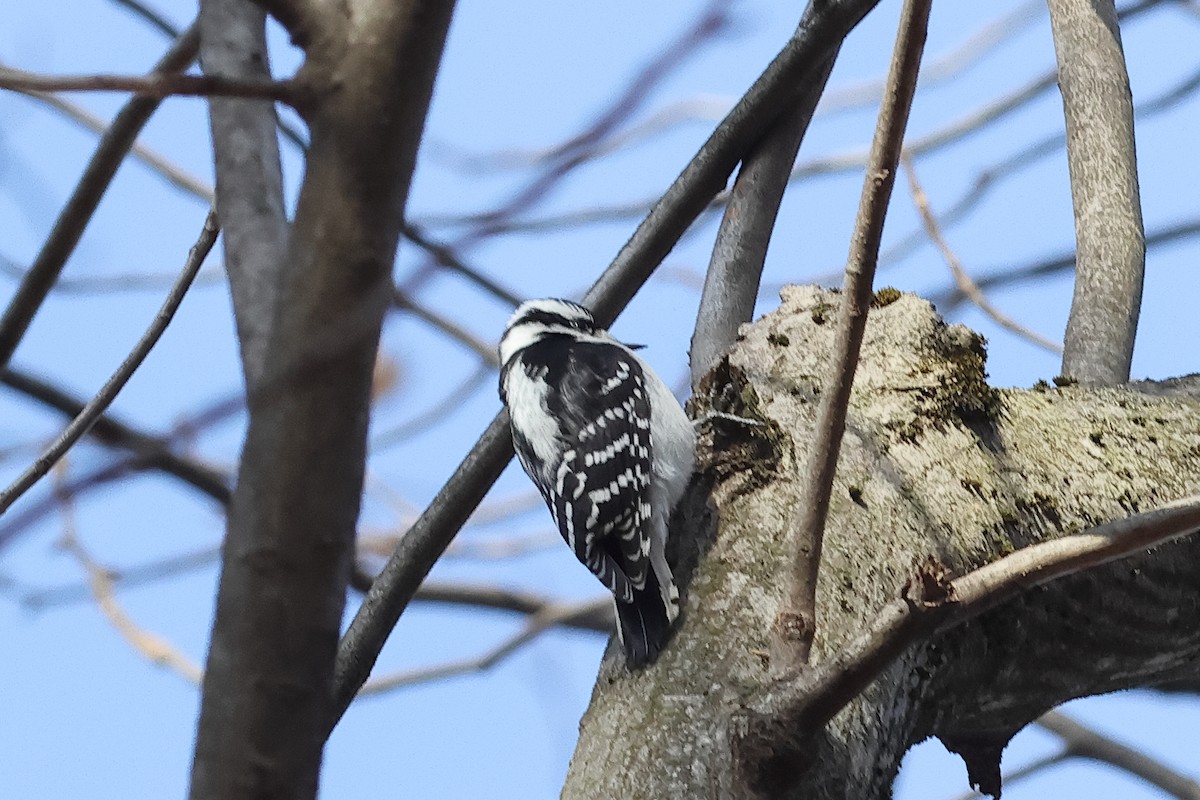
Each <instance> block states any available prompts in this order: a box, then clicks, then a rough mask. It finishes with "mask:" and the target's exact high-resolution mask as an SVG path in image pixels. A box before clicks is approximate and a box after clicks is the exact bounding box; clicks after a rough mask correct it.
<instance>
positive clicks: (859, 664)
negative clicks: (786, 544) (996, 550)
mask: <svg viewBox="0 0 1200 800" xmlns="http://www.w3.org/2000/svg"><path fill="white" fill-rule="evenodd" d="M1198 530H1200V495H1192V496H1190V497H1186V498H1183V499H1181V500H1177V501H1175V502H1172V503H1167V504H1166V505H1163V506H1161V507H1159V508H1156V509H1154V510H1152V511H1147V512H1144V513H1141V514H1135V515H1133V516H1130V517H1124V518H1122V519H1118V520H1115V521H1113V522H1109V523H1106V524H1104V525H1099V526H1097V527H1095V528H1091V529H1090V530H1087V531H1084V532H1083V533H1079V534H1074V535H1069V536H1063V537H1061V538H1058V539H1053V540H1051V541H1047V542H1041V543H1039V544H1035V545H1031V546H1029V547H1025V548H1022V549H1021V550H1018V551H1017V552H1015V553H1012V554H1011V555H1008V556H1005V557H1003V558H1000V559H998V560H996V561H994V562H992V563H991V564H987V565H986V566H983V567H980V568H979V569H977V570H974V571H972V572H968V573H967V574H966V575H963V576H962V577H960V578H955V579H954V580H950V581H947V580H946V579H945V576H944V574H943V570H944V567H941V565H940V564H938V563H937V562H936V561H934V560H933V559H932V557H931V558H930V560H929V562H927V563H926V565H925V566H924V567H922V568H921V570H920V571H919V572H918V574H917V575H914V576H913V578H912V579H911V580H910V582H909V585H908V586H906V587H905V591H904V595H903V596H902V597H901V598H900V599H898V600H893V601H892V602H890V603H888V604H887V605H885V606H884V607H883V608H881V609H880V610H879V612H878V613H877V614H876V615H875V617H874V619H873V620H872V621H871V622H870V623H869V624H868V626H867V628H866V630H864V631H862V632H861V633H859V634H857V635H856V636H854V638H853V639H851V640H850V641H848V642H846V643H845V644H844V645H842V646H840V647H837V648H836V649H835V650H834V651H833V655H832V656H831V657H830V658H829V659H828V660H827V661H825V662H822V663H820V664H818V665H816V666H815V667H814V668H812V669H810V670H807V671H805V672H803V673H801V674H800V675H799V677H797V678H796V679H795V680H793V681H790V682H789V683H787V684H779V683H776V684H773V685H772V686H771V687H770V688H769V689H768V690H767V691H766V692H765V693H764V694H763V695H762V696H761V697H760V698H759V699H758V700H757V701H754V702H752V703H751V704H750V706H751V708H753V709H754V711H753V713H752V719H751V720H749V723H748V724H747V726H746V729H745V734H744V739H745V742H744V746H743V745H742V744H739V750H740V751H741V752H745V753H756V754H762V758H761V760H757V761H756V762H755V763H754V764H748V765H747V768H748V769H749V770H750V771H751V774H758V773H760V772H763V771H770V770H774V769H780V770H784V772H785V773H787V772H789V771H790V770H791V769H792V768H791V767H789V766H788V765H789V764H794V763H798V762H801V761H803V759H802V758H801V757H800V755H799V752H798V750H797V748H802V747H804V746H805V744H806V742H807V739H806V737H804V736H797V735H796V732H797V731H805V732H816V731H820V730H821V729H822V728H823V727H824V726H825V724H826V723H827V722H829V720H830V719H832V718H833V716H834V715H835V714H837V713H838V712H839V711H840V710H841V709H842V708H844V707H845V706H846V704H847V703H849V702H850V701H851V700H853V699H854V698H855V697H857V696H858V695H859V694H860V693H861V692H862V691H863V690H864V689H865V688H866V687H867V686H868V685H869V684H870V683H871V682H872V681H873V680H875V678H876V677H877V676H878V675H879V674H880V672H882V671H883V670H884V669H886V668H887V667H888V666H889V665H891V664H892V663H893V662H894V661H895V660H896V659H897V658H898V657H899V656H900V655H901V654H902V653H903V652H904V651H905V649H906V648H908V647H909V646H910V645H911V644H912V643H914V642H916V641H920V640H922V639H926V638H928V637H930V636H933V635H934V634H936V633H939V632H942V631H945V630H947V629H949V628H952V627H954V626H956V625H960V624H962V623H964V622H968V621H970V620H972V619H975V618H976V617H978V616H979V615H980V614H982V613H984V612H985V611H988V610H990V609H992V608H995V607H997V606H998V605H1000V604H1001V603H1004V602H1005V601H1008V600H1010V599H1012V598H1014V597H1016V596H1017V595H1019V594H1021V593H1022V592H1025V591H1027V590H1029V589H1031V588H1034V587H1036V586H1041V585H1043V584H1046V583H1049V582H1050V581H1053V580H1057V579H1058V578H1062V577H1065V576H1067V575H1072V574H1074V573H1077V572H1082V571H1084V570H1087V569H1092V568H1095V567H1098V566H1101V565H1103V564H1107V563H1109V562H1112V561H1115V560H1117V559H1120V558H1125V557H1127V556H1130V555H1133V554H1135V553H1138V552H1142V551H1145V550H1147V549H1150V548H1153V547H1157V546H1160V545H1162V544H1165V543H1166V542H1169V541H1171V540H1173V539H1178V538H1180V537H1183V536H1189V535H1192V534H1195V533H1197V531H1198Z"/></svg>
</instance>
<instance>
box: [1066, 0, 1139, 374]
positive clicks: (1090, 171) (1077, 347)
mask: <svg viewBox="0 0 1200 800" xmlns="http://www.w3.org/2000/svg"><path fill="white" fill-rule="evenodd" d="M1049 6H1050V28H1051V30H1052V31H1053V33H1054V51H1055V54H1056V56H1057V59H1058V75H1059V86H1060V87H1061V89H1062V97H1063V112H1064V114H1065V116H1066V122H1067V164H1068V166H1069V167H1070V172H1071V198H1072V201H1073V203H1074V207H1075V242H1076V247H1077V250H1078V263H1077V264H1076V267H1075V297H1074V299H1073V300H1072V302H1071V316H1070V318H1069V320H1068V321H1067V333H1066V337H1065V341H1064V350H1063V367H1062V374H1063V375H1064V376H1066V377H1068V378H1071V379H1073V380H1077V381H1079V382H1080V383H1084V384H1093V385H1101V386H1106V385H1114V384H1119V383H1124V382H1126V381H1128V380H1129V365H1130V362H1131V360H1132V359H1133V343H1134V339H1135V338H1136V336H1137V322H1138V315H1139V313H1140V311H1141V303H1142V278H1143V274H1144V272H1145V268H1146V242H1145V231H1144V230H1143V228H1142V206H1141V197H1140V194H1139V191H1138V177H1137V152H1136V146H1135V142H1134V131H1133V99H1132V97H1131V95H1130V92H1129V73H1128V72H1127V71H1126V69H1125V54H1124V51H1123V50H1122V48H1121V29H1120V27H1119V24H1118V22H1117V11H1116V7H1115V3H1114V2H1113V0H1049Z"/></svg>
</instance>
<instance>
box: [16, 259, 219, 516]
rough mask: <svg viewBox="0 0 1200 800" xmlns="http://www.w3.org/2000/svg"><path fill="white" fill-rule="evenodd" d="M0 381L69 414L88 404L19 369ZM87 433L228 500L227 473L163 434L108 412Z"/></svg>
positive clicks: (82, 408) (189, 483)
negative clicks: (187, 453) (192, 455)
mask: <svg viewBox="0 0 1200 800" xmlns="http://www.w3.org/2000/svg"><path fill="white" fill-rule="evenodd" d="M177 280H178V279H177ZM0 383H2V384H3V385H5V386H7V387H8V388H10V389H12V390H13V391H16V392H20V393H21V394H23V395H25V396H26V397H29V398H31V399H33V400H36V401H37V402H39V403H41V404H42V405H44V406H46V407H47V408H52V409H54V410H55V411H58V412H60V413H62V414H66V415H67V416H69V417H76V416H78V415H80V414H81V413H82V412H83V410H84V409H85V408H86V407H87V404H86V403H85V402H84V401H83V400H80V399H79V398H77V397H74V396H72V395H70V394H68V393H67V392H66V391H64V390H62V389H61V388H59V387H57V386H54V385H52V384H50V383H47V382H46V381H44V380H42V379H41V378H38V377H36V376H34V375H31V374H29V373H27V372H23V371H21V370H16V369H6V370H3V371H0ZM88 433H89V434H90V435H91V436H92V437H93V438H94V439H95V440H96V441H98V442H100V443H101V444H103V445H105V446H107V447H116V448H120V449H122V450H127V451H129V452H130V453H132V454H134V455H135V456H137V457H138V458H139V459H140V460H141V464H143V465H145V466H146V467H150V468H153V469H157V470H159V471H161V472H163V473H165V474H168V475H173V476H174V477H176V478H179V479H180V480H181V481H183V482H184V483H187V484H188V485H190V486H192V487H193V488H195V489H198V490H199V491H201V492H202V493H204V494H206V495H208V496H209V497H211V498H212V499H214V500H216V501H217V502H218V503H221V504H225V503H227V502H229V484H230V482H231V478H230V476H229V475H228V474H227V473H226V472H224V471H222V470H219V469H215V468H213V467H211V466H209V465H207V464H203V463H201V462H199V461H196V460H194V459H191V458H187V457H186V456H182V455H179V454H177V453H175V452H173V451H172V449H171V442H170V441H169V440H168V439H166V438H163V437H158V436H152V435H150V434H148V433H143V432H142V431H140V430H138V429H137V428H134V427H133V426H131V425H127V424H126V423H124V422H121V421H120V420H118V419H116V418H114V417H112V416H111V415H109V414H102V415H101V416H99V417H98V418H97V419H96V421H95V424H94V425H93V426H92V428H91V430H90V431H89V432H88Z"/></svg>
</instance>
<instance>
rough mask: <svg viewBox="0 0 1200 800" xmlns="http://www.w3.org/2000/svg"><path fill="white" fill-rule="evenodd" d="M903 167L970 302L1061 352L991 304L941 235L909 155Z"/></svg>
mask: <svg viewBox="0 0 1200 800" xmlns="http://www.w3.org/2000/svg"><path fill="white" fill-rule="evenodd" d="M904 169H905V171H906V172H907V173H908V188H909V191H910V193H911V194H912V199H913V205H915V206H916V207H917V212H918V213H919V214H920V215H921V220H922V222H924V224H925V231H926V233H928V235H929V239H930V241H932V242H933V243H934V245H935V246H936V247H937V249H938V252H940V253H941V254H942V259H943V260H944V261H945V262H946V266H948V267H950V272H952V273H953V274H954V282H955V284H956V285H957V286H958V289H959V291H961V292H962V293H963V295H965V296H966V297H968V298H970V300H971V302H972V303H974V304H975V305H976V306H977V307H978V308H979V310H980V311H982V312H983V313H984V314H986V315H987V316H988V317H989V318H990V319H991V320H992V321H993V322H995V323H996V324H997V325H999V326H1000V327H1002V328H1004V329H1005V330H1008V331H1012V332H1013V333H1015V334H1016V335H1017V336H1020V337H1021V338H1022V339H1026V340H1028V341H1030V342H1032V343H1033V344H1035V345H1037V346H1038V347H1041V348H1043V349H1045V350H1049V351H1050V352H1052V353H1062V345H1060V344H1059V343H1058V342H1055V341H1053V340H1051V339H1047V338H1046V337H1045V336H1042V335H1041V334H1040V333H1038V332H1037V331H1035V330H1031V329H1030V328H1027V327H1025V326H1024V325H1022V324H1021V323H1019V322H1017V321H1016V320H1014V319H1013V318H1012V317H1009V316H1008V315H1006V314H1004V313H1003V312H1002V311H1000V309H998V308H996V307H995V306H994V305H992V302H991V301H990V300H988V298H987V295H985V294H984V293H983V290H982V289H980V288H979V285H978V284H977V283H975V281H974V279H972V278H971V276H970V275H968V274H967V271H966V270H965V269H963V266H962V263H961V262H960V261H959V260H958V256H957V255H955V253H954V251H953V250H952V249H950V245H949V244H947V242H946V239H945V238H944V237H943V236H942V230H941V226H940V225H939V224H938V221H937V217H936V216H934V214H933V209H931V208H930V207H929V198H928V197H927V196H926V194H925V190H924V189H922V188H921V183H920V181H918V180H917V172H916V169H915V168H914V167H913V162H912V159H911V158H909V157H908V156H905V157H904Z"/></svg>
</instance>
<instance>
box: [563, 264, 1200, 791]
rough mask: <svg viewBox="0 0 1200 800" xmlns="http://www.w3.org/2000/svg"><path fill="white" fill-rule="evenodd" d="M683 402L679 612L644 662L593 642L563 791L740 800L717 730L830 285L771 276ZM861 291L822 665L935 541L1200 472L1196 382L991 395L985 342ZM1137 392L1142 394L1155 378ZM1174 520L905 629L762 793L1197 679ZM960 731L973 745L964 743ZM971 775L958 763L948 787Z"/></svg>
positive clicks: (825, 345)
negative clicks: (894, 653)
mask: <svg viewBox="0 0 1200 800" xmlns="http://www.w3.org/2000/svg"><path fill="white" fill-rule="evenodd" d="M782 298H783V303H782V305H781V307H780V308H779V309H778V310H777V311H775V312H772V313H771V314H768V315H767V316H765V317H764V318H763V319H761V320H760V321H758V322H756V323H754V324H753V325H749V326H746V327H744V328H743V330H742V332H741V336H740V337H739V341H738V342H737V344H736V345H735V346H734V347H733V348H732V350H731V351H730V352H729V354H728V355H727V356H726V357H725V358H724V359H723V360H722V361H721V362H720V363H719V364H718V365H717V366H716V367H715V368H714V370H713V371H712V372H711V373H710V375H709V376H708V379H707V380H706V381H704V383H703V384H702V385H701V388H700V392H699V394H698V395H697V397H696V398H694V400H693V412H694V413H695V414H696V415H697V416H704V415H706V414H708V413H709V412H711V411H721V412H725V413H730V414H736V415H738V416H744V417H748V418H751V419H755V420H758V421H760V422H761V423H763V424H761V425H740V424H739V423H737V422H731V421H729V420H728V419H723V418H715V419H712V420H711V421H709V422H707V423H705V424H704V425H703V426H702V435H701V437H700V445H699V452H698V456H699V464H700V470H701V472H700V475H699V476H698V478H697V480H696V482H695V486H694V487H693V489H694V490H693V492H692V493H691V494H690V495H689V497H688V498H686V499H685V502H684V507H683V508H681V510H680V512H679V513H678V514H677V519H676V520H675V525H674V531H675V533H674V536H675V537H676V542H675V543H674V547H673V550H674V551H675V557H676V560H677V561H678V562H679V564H680V566H679V568H678V570H677V571H678V572H680V573H682V576H681V577H683V579H684V582H685V584H687V590H686V597H685V606H684V609H685V616H684V621H683V624H682V625H681V627H680V629H679V631H678V633H677V634H676V636H675V638H674V639H673V641H672V643H671V644H670V646H669V647H668V648H667V650H666V651H665V652H664V654H663V656H662V657H661V659H660V661H659V663H658V664H657V665H655V666H654V667H653V668H651V669H648V670H644V671H641V672H637V673H630V672H628V671H626V669H625V668H624V666H623V665H622V664H621V663H620V660H619V659H617V658H613V657H612V653H610V654H609V657H606V659H605V661H604V662H603V663H602V665H601V669H600V675H599V678H598V681H597V684H596V689H595V692H594V694H593V698H592V702H591V706H590V708H589V709H588V711H587V713H586V714H585V716H584V718H583V721H582V723H581V726H580V739H579V743H578V746H577V750H576V753H575V757H574V759H573V760H572V764H571V768H570V771H569V774H568V777H567V782H566V785H565V787H564V790H563V796H564V797H566V798H582V797H588V798H591V797H613V798H641V797H740V796H746V795H747V790H746V787H745V785H744V780H745V778H746V776H745V775H744V774H742V773H741V772H740V771H739V762H738V759H737V758H736V757H735V754H734V753H733V752H732V748H731V745H732V743H733V742H734V741H735V740H736V739H737V734H738V731H739V730H740V726H743V725H744V724H745V721H746V714H747V711H746V709H747V708H748V707H749V706H750V705H751V704H752V703H753V702H754V700H755V699H756V698H761V697H763V696H764V693H769V692H770V691H771V683H770V681H771V678H770V670H769V667H770V665H769V663H767V654H766V650H767V648H766V644H767V635H768V631H769V630H770V626H771V623H772V621H773V618H774V616H775V614H776V613H777V611H778V609H779V605H780V601H781V600H782V597H783V592H784V588H785V586H786V572H785V571H786V570H787V569H788V568H789V565H790V563H791V557H790V549H789V548H790V545H791V543H790V542H789V541H787V540H786V537H785V534H784V532H785V531H786V529H787V520H788V518H789V515H790V513H791V511H792V506H793V504H794V503H795V502H796V501H797V498H798V497H799V496H800V485H801V481H802V480H803V477H804V476H803V475H802V474H801V470H802V469H803V465H804V458H803V455H804V452H805V447H806V442H807V441H808V440H809V437H810V436H811V435H812V427H813V422H814V419H815V413H816V403H815V399H816V397H817V394H818V393H819V391H820V386H821V383H822V378H823V376H824V375H825V372H826V370H828V369H829V364H828V354H829V352H830V347H831V344H832V338H833V335H834V330H833V326H831V325H828V324H826V322H827V320H826V317H827V315H828V314H829V313H830V311H831V310H836V308H837V306H838V305H839V303H840V296H839V295H838V294H837V293H836V292H827V291H821V290H818V289H815V288H799V287H790V288H788V289H785V290H784V292H783V294H782ZM890 299H891V300H892V302H890V303H887V304H881V305H880V304H877V306H876V307H875V308H873V309H872V311H871V315H870V319H869V322H868V326H867V332H866V338H865V340H864V347H863V354H862V361H861V363H860V365H859V368H858V372H857V375H856V378H855V387H854V393H853V395H852V398H851V405H850V413H849V417H848V424H847V431H846V438H845V442H844V444H843V447H842V453H841V457H840V460H839V464H838V472H837V475H836V478H835V486H834V491H833V501H832V503H831V507H830V517H829V523H828V528H827V532H826V536H825V546H824V552H823V559H822V564H821V573H820V582H819V589H818V608H817V614H818V620H817V626H818V628H817V637H816V641H815V642H814V649H813V659H814V662H820V661H821V660H823V659H825V658H827V657H828V656H829V655H830V654H831V653H834V652H837V650H838V648H839V646H841V645H842V644H843V643H844V642H845V641H846V640H847V639H848V638H849V637H850V636H852V635H853V634H854V633H855V632H856V631H859V630H861V629H862V628H863V627H864V625H865V624H866V622H867V621H868V620H870V619H871V618H872V615H873V614H874V613H876V611H877V610H878V609H879V608H880V607H882V606H883V605H884V604H885V603H887V602H888V601H890V600H892V599H894V598H896V597H897V596H898V595H899V593H900V592H901V590H902V587H903V586H904V585H905V582H906V580H907V579H908V576H909V575H910V574H911V573H912V570H913V568H914V566H915V565H916V564H918V563H920V562H922V561H923V560H924V559H926V558H927V557H928V556H930V555H932V556H935V557H936V558H937V559H938V560H939V561H940V562H941V563H943V564H945V565H947V566H948V567H949V568H950V569H951V570H952V571H953V572H954V573H955V574H962V573H963V572H965V571H968V570H970V569H972V568H974V567H977V566H979V565H982V564H985V563H988V562H990V561H992V560H995V559H996V558H999V557H1001V556H1004V555H1006V554H1008V553H1010V552H1012V551H1013V550H1015V549H1017V548H1020V547H1024V546H1026V545H1029V544H1031V543H1034V542H1037V541H1041V540H1043V539H1046V538H1049V537H1056V536H1063V535H1068V534H1070V533H1073V532H1077V531H1080V530H1083V529H1085V528H1087V527H1090V526H1092V525H1095V524H1098V523H1102V522H1105V521H1108V520H1111V519H1116V518H1120V517H1123V516H1125V515H1127V514H1129V513H1131V512H1135V511H1137V510H1139V509H1141V510H1145V509H1148V508H1150V507H1152V506H1155V505H1158V504H1160V503H1162V502H1166V501H1169V500H1172V499H1175V498H1178V497H1182V496H1185V495H1188V494H1191V493H1195V492H1197V491H1198V490H1200V426H1198V425H1196V424H1195V420H1196V419H1198V418H1200V389H1198V388H1197V386H1196V384H1195V383H1194V382H1191V381H1187V380H1182V381H1176V382H1173V383H1172V384H1171V385H1170V386H1167V385H1166V384H1156V385H1153V386H1151V387H1129V388H1121V389H1103V390H1094V389H1086V388H1080V387H1067V388H1063V389H1048V388H1047V387H1045V386H1041V387H1038V388H1035V389H1030V390H1020V389H1002V390H1001V389H993V388H992V387H990V386H988V384H987V382H986V375H985V372H984V368H985V359H986V354H985V348H984V342H983V340H982V338H981V337H979V336H978V335H977V334H974V333H972V332H971V331H969V330H967V329H966V328H964V327H962V326H959V325H947V324H945V323H944V322H942V320H940V319H939V318H938V317H937V315H936V313H935V312H934V311H933V309H932V307H931V306H930V305H929V304H928V303H926V302H925V301H923V300H920V299H919V298H917V297H914V296H912V295H907V294H905V295H900V296H898V297H894V298H890ZM1147 388H1150V389H1151V391H1147V390H1146V389H1147ZM1195 539H1196V537H1191V538H1189V539H1184V540H1182V541H1180V542H1177V543H1175V544H1172V545H1167V546H1164V547H1161V548H1159V549H1157V550H1156V551H1153V552H1150V553H1147V554H1145V555H1143V556H1140V557H1138V558H1135V559H1126V560H1124V561H1120V562H1116V563H1114V564H1110V565H1108V566H1106V567H1102V568H1098V569H1094V570H1091V571H1089V572H1087V573H1084V574H1080V575H1076V576H1072V577H1070V578H1066V579H1063V580H1060V581H1057V582H1055V583H1053V584H1051V585H1048V586H1045V587H1042V588H1040V589H1036V590H1032V591H1029V592H1026V593H1025V594H1023V595H1021V596H1019V597H1018V598H1017V599H1016V600H1014V601H1012V602H1009V603H1006V604H1004V605H1003V606H1001V607H1000V608H997V609H995V610H994V611H991V612H988V613H987V614H985V615H984V616H982V617H980V618H979V619H977V620H975V621H973V622H971V623H968V624H966V625H962V626H959V627H958V628H955V629H952V630H950V631H948V632H946V633H944V634H941V635H939V636H937V637H935V638H934V639H933V640H932V641H928V642H923V643H921V644H920V645H918V646H915V647H912V648H910V649H909V650H908V651H907V652H906V653H905V654H904V655H903V656H902V657H901V658H900V659H898V660H897V661H896V662H895V663H893V664H892V665H891V666H890V667H889V668H888V669H886V670H885V671H884V673H883V674H882V675H880V677H879V678H878V679H877V680H876V681H875V682H874V683H873V684H872V685H871V686H870V687H869V688H868V689H867V690H866V691H865V692H863V693H862V694H861V695H860V696H859V697H857V698H856V699H855V700H854V701H852V702H851V703H850V704H849V705H848V706H847V707H846V708H844V709H843V710H842V712H841V713H840V714H838V716H837V717H835V719H834V720H833V721H832V722H831V723H830V724H829V725H828V726H827V727H826V729H825V730H823V731H799V732H796V735H797V736H798V737H811V739H810V740H809V741H808V744H807V747H806V748H805V751H806V752H808V753H810V754H811V758H809V759H806V763H803V764H796V765H794V770H792V773H793V774H792V775H791V776H790V778H792V779H795V780H789V782H788V783H787V785H786V788H778V789H777V790H776V791H775V792H773V793H772V796H779V797H797V798H800V797H803V798H844V797H850V796H853V797H861V798H875V797H880V798H883V797H889V796H890V793H891V784H892V781H893V779H894V777H895V773H896V770H897V769H898V765H899V762H900V759H901V758H902V757H903V755H904V753H905V751H906V750H907V749H908V748H909V747H910V746H911V745H912V744H914V743H915V742H916V741H919V740H921V739H923V738H926V737H928V736H940V737H943V738H944V739H945V740H947V741H948V742H950V743H951V744H954V745H957V746H961V747H966V748H967V749H971V748H975V749H976V750H978V749H979V748H980V747H982V749H984V750H988V748H990V747H991V746H992V744H993V743H995V744H996V745H997V746H1002V745H1003V743H1004V742H1005V741H1007V738H1008V737H1009V736H1011V734H1012V733H1013V732H1015V731H1016V730H1018V729H1019V728H1020V727H1022V726H1023V725H1024V724H1026V723H1027V722H1029V721H1030V720H1032V719H1034V718H1035V717H1037V716H1038V715H1039V714H1040V713H1042V712H1043V711H1044V710H1046V709H1047V708H1049V707H1050V706H1052V705H1054V704H1057V703H1059V702H1062V701H1064V700H1066V699H1069V698H1071V697H1075V696H1080V695H1085V694H1092V693H1097V692H1102V691H1110V690H1113V689H1118V688H1124V687H1130V686H1137V685H1146V684H1149V683H1154V682H1158V681H1165V680H1175V681H1179V680H1192V679H1197V678H1200V666H1197V665H1198V664H1200V624H1197V623H1198V622H1200V546H1198V545H1197V542H1196V541H1195ZM963 743H967V744H965V745H964V744H963ZM965 780H966V775H965V771H964V783H965Z"/></svg>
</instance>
